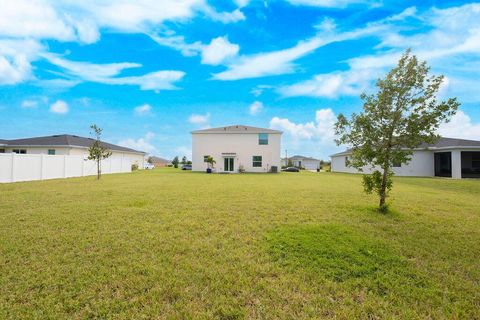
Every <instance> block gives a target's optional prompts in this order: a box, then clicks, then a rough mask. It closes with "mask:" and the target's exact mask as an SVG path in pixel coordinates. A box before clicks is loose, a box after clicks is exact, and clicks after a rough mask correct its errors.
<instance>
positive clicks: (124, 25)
mask: <svg viewBox="0 0 480 320" xmlns="http://www.w3.org/2000/svg"><path fill="white" fill-rule="evenodd" d="M0 8H1V9H0V85H11V84H17V83H20V82H23V81H27V80H31V79H33V78H34V76H33V74H32V66H31V63H32V62H33V61H35V60H38V59H41V58H42V55H41V54H44V53H45V52H47V48H44V47H43V46H42V45H41V44H40V43H41V41H42V40H45V39H53V40H58V41H61V42H67V41H68V42H71V41H73V42H80V43H85V44H90V43H94V42H96V41H98V40H99V39H100V35H101V31H102V30H103V29H108V30H115V31H119V32H130V33H133V32H140V33H150V32H151V30H153V29H155V28H156V27H158V26H159V25H161V24H163V23H164V22H165V21H182V20H185V19H191V18H193V17H194V16H195V15H196V14H198V13H200V14H203V15H204V16H207V17H209V18H210V19H213V20H216V21H221V22H224V23H229V22H236V21H239V20H243V19H245V17H244V15H243V13H242V12H241V11H240V10H239V9H236V10H234V11H233V12H218V11H216V10H215V9H214V8H212V7H211V6H210V5H209V4H208V3H207V1H206V0H182V1H177V0H163V1H156V0H122V1H116V0H104V1H92V0H85V1H70V0H18V1H10V0H0ZM26 39H28V40H26ZM43 57H44V56H43ZM57 62H59V61H58V60H57ZM65 62H66V61H64V63H65ZM77 65H78V66H79V67H80V68H81V69H77V70H75V71H76V73H77V74H79V73H82V76H83V77H80V78H81V79H82V80H84V81H90V80H88V78H89V72H88V68H89V67H94V68H95V70H94V71H96V72H97V74H96V75H99V74H98V73H99V72H107V73H108V72H111V73H113V74H118V72H116V70H118V69H125V68H130V67H134V66H133V65H128V63H119V64H108V65H100V66H101V67H100V68H97V67H98V66H99V65H95V64H87V63H85V64H83V65H79V64H78V63H77ZM69 67H72V66H71V65H70V66H67V70H68V68H69ZM83 67H86V68H85V69H84V68H83ZM83 70H85V71H83ZM179 75H180V74H179V73H177V74H173V73H172V72H171V71H169V72H168V73H159V72H154V73H151V74H149V75H145V76H137V77H130V78H124V79H115V80H113V81H111V83H112V84H133V85H139V86H140V87H141V88H142V89H144V90H161V89H169V88H172V85H171V84H170V83H169V82H171V81H172V78H175V79H177V80H178V77H179ZM105 78H108V76H106V75H105V74H104V77H103V78H101V79H102V80H104V79H105ZM76 83H78V80H77V81H76V82H75V81H68V80H67V81H65V79H53V80H51V81H48V83H47V85H61V86H63V87H66V86H72V85H75V84H76ZM104 83H106V82H104ZM144 83H146V84H144Z"/></svg>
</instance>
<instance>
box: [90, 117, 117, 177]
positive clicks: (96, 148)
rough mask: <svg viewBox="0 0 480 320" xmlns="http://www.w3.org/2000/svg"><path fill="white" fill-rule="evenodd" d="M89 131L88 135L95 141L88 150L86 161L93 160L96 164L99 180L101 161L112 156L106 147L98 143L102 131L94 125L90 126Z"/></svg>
mask: <svg viewBox="0 0 480 320" xmlns="http://www.w3.org/2000/svg"><path fill="white" fill-rule="evenodd" d="M90 129H92V132H90V134H93V136H94V137H95V140H94V141H93V143H92V145H91V146H90V148H88V159H89V160H93V161H95V162H96V163H97V179H100V177H101V175H102V160H103V159H107V158H108V157H110V156H111V155H112V152H111V151H110V150H108V148H107V147H105V146H104V145H102V142H101V141H100V138H101V136H102V129H101V128H99V127H97V125H96V124H92V125H91V126H90Z"/></svg>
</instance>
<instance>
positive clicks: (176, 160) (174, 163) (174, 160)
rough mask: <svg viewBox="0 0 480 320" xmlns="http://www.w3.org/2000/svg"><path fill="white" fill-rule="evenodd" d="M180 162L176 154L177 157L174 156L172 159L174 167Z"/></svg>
mask: <svg viewBox="0 0 480 320" xmlns="http://www.w3.org/2000/svg"><path fill="white" fill-rule="evenodd" d="M178 163H179V161H178V156H175V158H173V160H172V164H173V167H174V168H178Z"/></svg>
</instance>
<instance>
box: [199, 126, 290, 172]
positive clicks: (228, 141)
mask: <svg viewBox="0 0 480 320" xmlns="http://www.w3.org/2000/svg"><path fill="white" fill-rule="evenodd" d="M191 133H192V170H193V171H206V169H207V167H208V165H207V162H205V160H206V159H207V157H208V156H211V157H213V159H214V160H215V161H216V164H215V171H216V172H227V173H234V172H239V170H240V169H241V168H243V169H244V170H245V172H271V171H272V167H274V170H275V168H276V170H277V171H280V165H281V163H280V143H281V136H282V132H281V131H277V130H272V129H264V128H256V127H250V126H244V125H233V126H225V127H219V128H211V129H204V130H196V131H192V132H191ZM274 170H273V171H274Z"/></svg>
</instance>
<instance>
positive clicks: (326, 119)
mask: <svg viewBox="0 0 480 320" xmlns="http://www.w3.org/2000/svg"><path fill="white" fill-rule="evenodd" d="M335 122H336V116H335V113H334V112H333V111H332V109H330V108H329V109H320V110H317V112H316V113H315V121H310V122H306V123H298V124H297V123H294V122H292V121H290V120H289V119H286V118H283V119H282V118H279V117H274V118H272V120H270V128H272V129H278V130H282V131H284V132H285V133H287V134H288V135H290V136H291V137H292V138H294V139H306V140H319V141H323V142H332V141H333V138H334V136H335V131H334V124H335Z"/></svg>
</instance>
